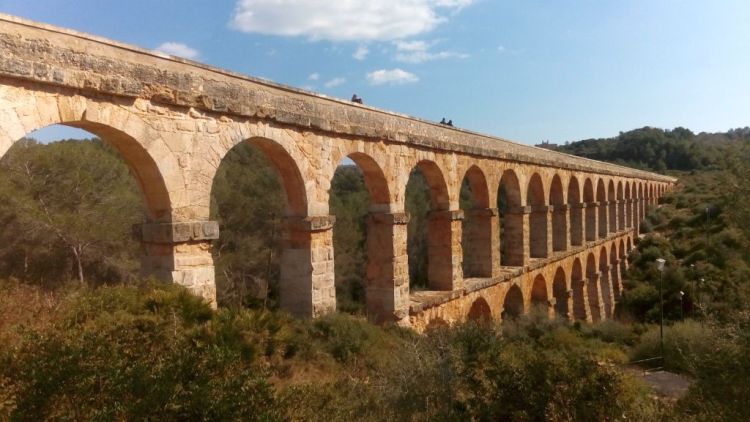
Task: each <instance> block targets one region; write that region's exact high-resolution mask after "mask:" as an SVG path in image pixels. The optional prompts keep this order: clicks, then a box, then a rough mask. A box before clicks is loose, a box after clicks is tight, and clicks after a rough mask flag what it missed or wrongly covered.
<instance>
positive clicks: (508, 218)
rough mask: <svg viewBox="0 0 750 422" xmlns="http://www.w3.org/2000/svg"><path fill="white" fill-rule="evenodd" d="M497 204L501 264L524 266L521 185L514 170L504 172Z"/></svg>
mask: <svg viewBox="0 0 750 422" xmlns="http://www.w3.org/2000/svg"><path fill="white" fill-rule="evenodd" d="M497 202H498V205H497V208H498V213H499V215H500V262H501V264H502V265H505V266H513V267H520V266H523V265H525V259H524V255H525V254H524V249H525V239H524V235H523V220H524V218H523V204H522V202H521V185H520V183H519V181H518V176H516V173H515V172H514V171H513V170H505V171H504V172H503V175H502V178H501V179H500V185H499V186H498V194H497Z"/></svg>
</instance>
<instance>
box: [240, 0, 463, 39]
mask: <svg viewBox="0 0 750 422" xmlns="http://www.w3.org/2000/svg"><path fill="white" fill-rule="evenodd" d="M475 1H476V0H377V1H373V0H347V1H331V0H237V3H236V6H235V9H234V13H233V15H232V18H231V21H230V27H231V28H233V29H236V30H238V31H242V32H252V33H261V34H269V35H281V36H290V37H296V36H301V37H305V38H308V39H310V40H328V41H359V42H367V41H391V40H397V39H404V38H409V37H413V36H417V35H420V34H424V33H426V32H429V31H431V30H433V29H435V27H437V26H438V25H440V24H441V23H444V22H446V21H448V20H449V16H450V15H452V14H454V13H456V12H457V11H459V10H461V9H462V8H464V7H467V6H469V5H471V4H473V3H474V2H475ZM446 14H447V15H448V16H446Z"/></svg>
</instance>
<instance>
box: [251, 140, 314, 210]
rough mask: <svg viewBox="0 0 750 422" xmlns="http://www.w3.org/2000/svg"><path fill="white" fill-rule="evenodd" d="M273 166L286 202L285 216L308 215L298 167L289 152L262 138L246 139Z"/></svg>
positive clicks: (302, 180)
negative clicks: (282, 188)
mask: <svg viewBox="0 0 750 422" xmlns="http://www.w3.org/2000/svg"><path fill="white" fill-rule="evenodd" d="M245 142H248V143H249V144H250V145H252V146H254V147H256V148H257V149H258V150H259V151H261V152H262V153H263V155H264V156H265V157H266V158H267V159H268V161H269V162H270V163H271V164H272V165H273V168H274V170H276V173H277V174H278V176H279V178H280V180H281V184H282V186H283V187H284V193H285V195H286V201H287V210H286V214H287V216H290V217H291V216H295V217H305V216H307V215H308V212H307V210H308V207H307V202H308V201H307V191H306V189H305V181H304V179H303V177H302V173H301V172H300V169H299V166H298V165H297V162H296V161H295V160H294V158H293V157H292V156H291V155H290V154H289V152H288V151H287V150H286V149H285V148H284V147H283V146H282V145H281V144H279V143H278V142H276V141H274V140H272V139H269V138H262V137H253V138H250V139H247V140H246V141H245Z"/></svg>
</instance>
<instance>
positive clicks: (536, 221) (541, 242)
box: [526, 173, 549, 258]
mask: <svg viewBox="0 0 750 422" xmlns="http://www.w3.org/2000/svg"><path fill="white" fill-rule="evenodd" d="M526 204H527V205H528V206H529V207H530V212H531V214H530V216H529V256H530V257H531V258H546V257H547V256H548V255H549V244H548V239H547V236H548V231H547V213H548V209H547V205H546V201H545V195H544V184H543V183H542V177H541V176H539V173H534V174H533V175H532V176H531V179H530V180H529V186H528V190H527V195H526Z"/></svg>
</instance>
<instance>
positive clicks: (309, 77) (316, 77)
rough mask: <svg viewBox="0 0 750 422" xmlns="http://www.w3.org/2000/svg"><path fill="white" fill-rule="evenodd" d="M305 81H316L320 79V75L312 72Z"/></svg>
mask: <svg viewBox="0 0 750 422" xmlns="http://www.w3.org/2000/svg"><path fill="white" fill-rule="evenodd" d="M307 79H309V80H311V81H317V80H318V79H320V73H318V72H313V73H311V74H310V76H308V77H307Z"/></svg>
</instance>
